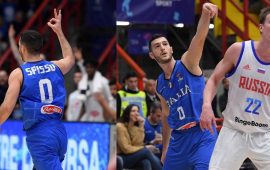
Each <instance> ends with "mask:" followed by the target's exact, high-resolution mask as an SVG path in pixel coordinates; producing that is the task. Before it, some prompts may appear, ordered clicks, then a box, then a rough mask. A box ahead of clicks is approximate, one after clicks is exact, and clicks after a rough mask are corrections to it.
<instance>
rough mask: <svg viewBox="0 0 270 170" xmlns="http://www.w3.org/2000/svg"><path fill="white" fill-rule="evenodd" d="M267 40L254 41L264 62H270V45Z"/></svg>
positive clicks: (257, 51)
mask: <svg viewBox="0 0 270 170" xmlns="http://www.w3.org/2000/svg"><path fill="white" fill-rule="evenodd" d="M269 43H270V42H268V41H266V40H260V41H257V42H256V41H254V48H255V51H256V53H257V55H258V57H259V58H260V59H261V60H262V61H264V62H270V55H269V53H270V47H269Z"/></svg>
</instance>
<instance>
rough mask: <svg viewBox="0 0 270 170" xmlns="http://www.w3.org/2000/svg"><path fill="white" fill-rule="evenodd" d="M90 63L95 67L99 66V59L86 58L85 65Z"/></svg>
mask: <svg viewBox="0 0 270 170" xmlns="http://www.w3.org/2000/svg"><path fill="white" fill-rule="evenodd" d="M88 64H89V65H91V66H92V67H93V68H97V67H98V61H97V59H94V58H88V59H85V60H84V62H83V65H84V66H86V65H88Z"/></svg>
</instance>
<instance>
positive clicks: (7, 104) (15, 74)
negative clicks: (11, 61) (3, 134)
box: [0, 68, 22, 125]
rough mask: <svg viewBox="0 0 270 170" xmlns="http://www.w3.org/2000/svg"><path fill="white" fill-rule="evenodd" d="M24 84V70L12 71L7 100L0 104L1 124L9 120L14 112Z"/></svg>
mask: <svg viewBox="0 0 270 170" xmlns="http://www.w3.org/2000/svg"><path fill="white" fill-rule="evenodd" d="M21 84H22V72H21V70H20V69H19V68H17V69H15V70H14V71H12V72H11V74H10V75H9V78H8V90H7V92H6V96H5V100H4V101H3V103H2V105H1V106H0V125H1V124H2V123H3V122H4V121H6V120H7V118H8V117H9V116H10V114H11V113H12V111H13V109H14V107H15V105H16V102H17V99H18V97H19V94H20V89H21Z"/></svg>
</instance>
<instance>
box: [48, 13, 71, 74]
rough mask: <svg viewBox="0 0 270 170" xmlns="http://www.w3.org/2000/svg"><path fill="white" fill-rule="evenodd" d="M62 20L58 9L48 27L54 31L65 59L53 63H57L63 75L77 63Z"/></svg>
mask: <svg viewBox="0 0 270 170" xmlns="http://www.w3.org/2000/svg"><path fill="white" fill-rule="evenodd" d="M61 20H62V14H61V10H59V12H58V14H57V11H56V9H54V18H52V19H50V21H49V22H48V26H49V27H51V28H52V30H53V31H54V32H55V33H56V35H57V37H58V40H59V42H60V46H61V50H62V54H63V59H61V60H58V61H53V63H55V64H56V65H57V66H58V67H59V68H60V70H61V71H62V73H63V74H66V73H67V72H69V70H70V69H71V68H72V67H73V65H74V63H75V57H74V55H73V52H72V49H71V46H70V44H69V43H68V41H67V39H66V37H65V35H64V33H63V31H62V27H61Z"/></svg>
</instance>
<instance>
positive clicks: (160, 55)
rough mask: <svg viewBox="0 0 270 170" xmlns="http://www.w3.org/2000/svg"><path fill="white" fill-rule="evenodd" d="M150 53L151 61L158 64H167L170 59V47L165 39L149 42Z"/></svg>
mask: <svg viewBox="0 0 270 170" xmlns="http://www.w3.org/2000/svg"><path fill="white" fill-rule="evenodd" d="M151 48H152V51H151V52H150V53H149V55H150V57H151V58H152V59H155V60H156V61H157V62H158V63H160V64H166V63H169V62H170V61H171V59H172V53H173V50H172V47H171V46H170V44H169V42H168V40H167V39H166V38H165V37H160V38H157V39H155V40H154V41H152V42H151Z"/></svg>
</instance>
